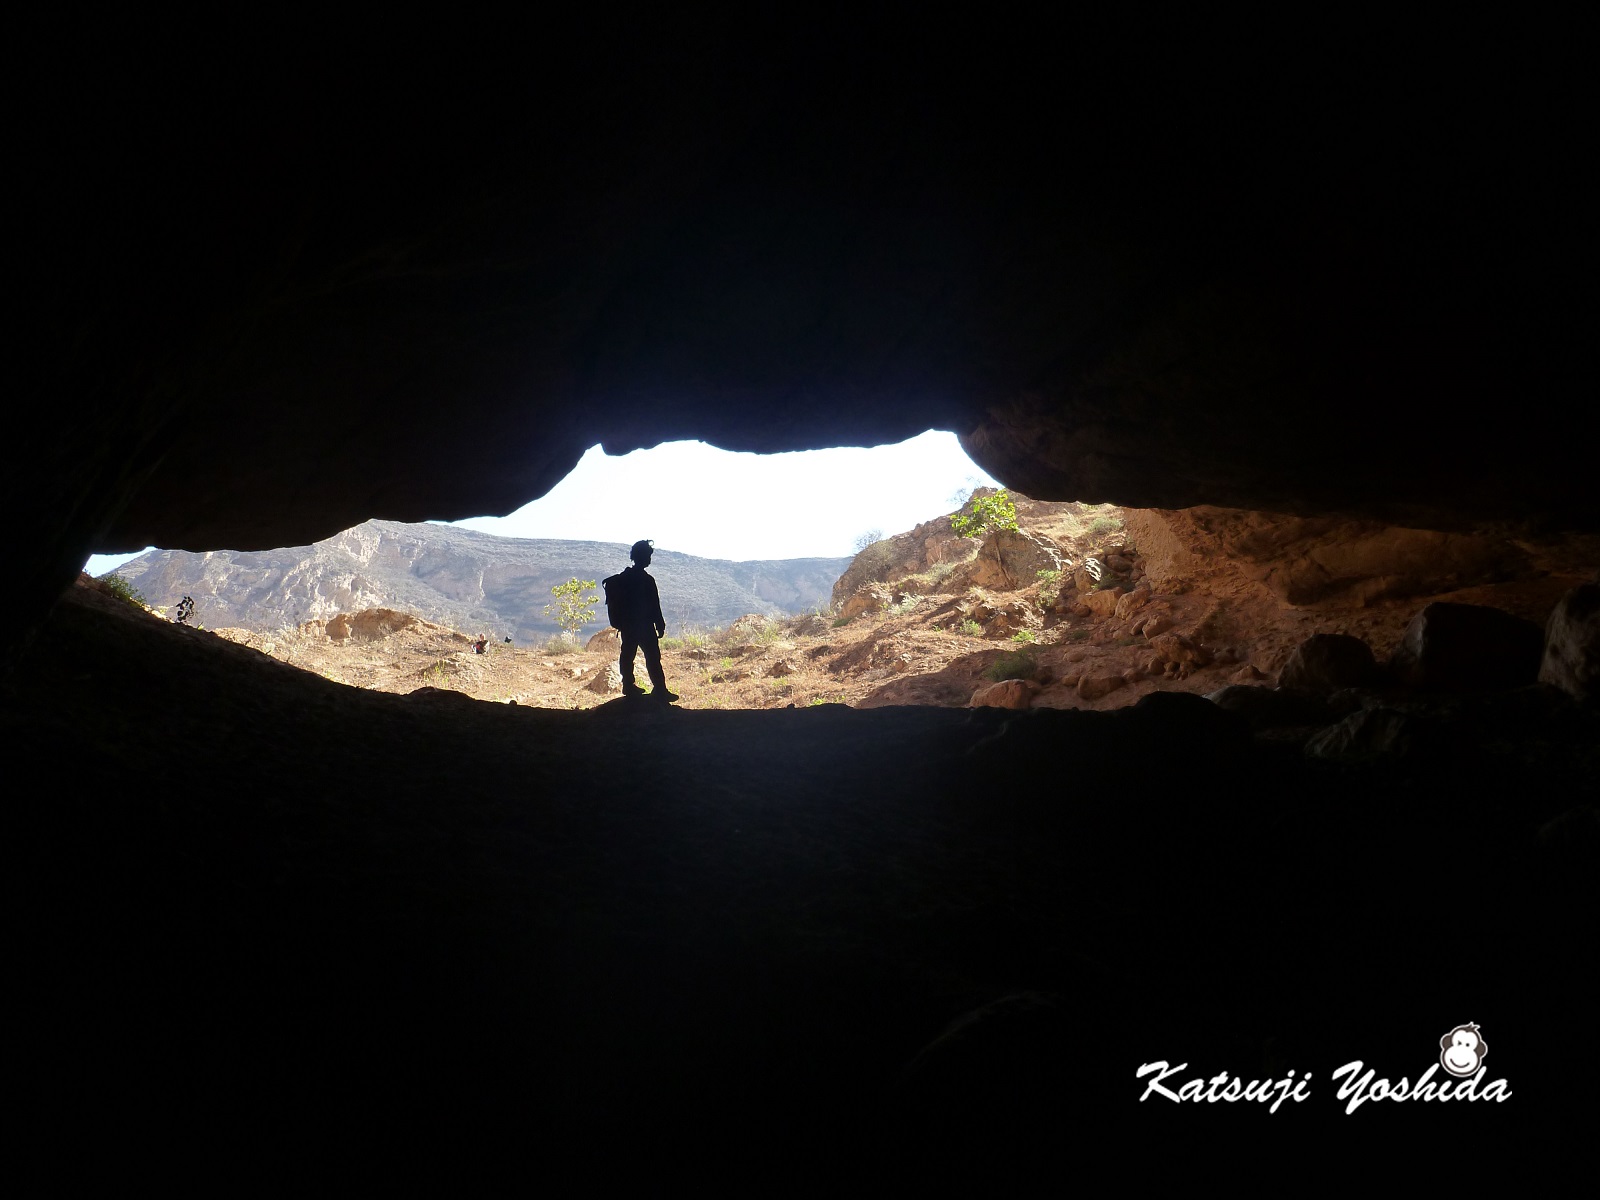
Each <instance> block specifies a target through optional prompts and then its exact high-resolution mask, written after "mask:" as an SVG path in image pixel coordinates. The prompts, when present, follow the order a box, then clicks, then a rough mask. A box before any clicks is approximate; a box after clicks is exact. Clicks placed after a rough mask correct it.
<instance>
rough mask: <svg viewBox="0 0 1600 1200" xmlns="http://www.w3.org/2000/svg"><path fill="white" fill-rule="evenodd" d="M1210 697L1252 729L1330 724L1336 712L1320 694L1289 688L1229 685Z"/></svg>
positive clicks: (1219, 706) (1218, 705) (1207, 697)
mask: <svg viewBox="0 0 1600 1200" xmlns="http://www.w3.org/2000/svg"><path fill="white" fill-rule="evenodd" d="M1206 699H1207V700H1209V701H1211V703H1213V704H1215V705H1216V706H1217V707H1218V708H1220V709H1222V710H1223V711H1224V712H1231V713H1236V714H1238V716H1239V717H1240V718H1241V719H1243V721H1244V723H1245V724H1246V725H1248V726H1249V727H1250V728H1251V729H1252V730H1258V731H1259V730H1262V729H1291V728H1294V727H1296V726H1305V725H1326V724H1329V723H1330V722H1331V721H1332V720H1333V718H1334V714H1333V712H1332V711H1331V710H1330V709H1329V707H1328V705H1327V704H1326V703H1325V702H1324V701H1323V700H1322V698H1321V697H1320V696H1317V695H1314V694H1312V693H1308V692H1299V691H1293V690H1290V689H1287V688H1270V687H1264V686H1257V687H1251V686H1249V685H1247V684H1237V683H1234V684H1229V685H1228V686H1227V687H1222V688H1218V689H1217V690H1216V691H1214V692H1211V693H1209V694H1208V695H1207V696H1206Z"/></svg>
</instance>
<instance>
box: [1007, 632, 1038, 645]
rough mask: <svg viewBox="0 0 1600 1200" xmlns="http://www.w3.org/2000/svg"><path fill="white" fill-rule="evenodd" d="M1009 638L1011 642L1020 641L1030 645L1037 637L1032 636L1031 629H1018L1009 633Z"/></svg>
mask: <svg viewBox="0 0 1600 1200" xmlns="http://www.w3.org/2000/svg"><path fill="white" fill-rule="evenodd" d="M1011 640H1012V641H1013V642H1022V643H1024V644H1027V645H1032V644H1033V643H1034V642H1035V641H1037V640H1038V639H1036V638H1035V637H1034V636H1033V630H1031V629H1019V630H1017V631H1016V632H1015V633H1013V634H1012V635H1011Z"/></svg>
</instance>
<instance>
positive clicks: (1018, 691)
mask: <svg viewBox="0 0 1600 1200" xmlns="http://www.w3.org/2000/svg"><path fill="white" fill-rule="evenodd" d="M1033 692H1034V687H1033V685H1032V684H1031V683H1029V682H1028V681H1027V680H1025V679H1006V680H1002V681H1001V682H999V683H990V684H985V685H984V686H983V687H980V688H979V689H978V690H977V691H975V692H973V693H972V699H971V700H970V701H969V702H968V705H967V707H969V708H1027V707H1029V706H1030V705H1031V704H1032V703H1033Z"/></svg>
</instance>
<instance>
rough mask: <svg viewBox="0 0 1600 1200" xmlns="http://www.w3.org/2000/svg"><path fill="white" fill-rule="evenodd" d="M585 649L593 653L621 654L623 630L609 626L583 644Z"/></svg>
mask: <svg viewBox="0 0 1600 1200" xmlns="http://www.w3.org/2000/svg"><path fill="white" fill-rule="evenodd" d="M583 648H584V650H585V651H587V652H589V653H591V654H602V653H603V654H619V655H620V654H621V653H622V630H620V629H612V628H610V627H607V628H605V629H602V630H601V631H600V632H599V633H597V634H595V635H594V636H593V637H592V638H590V639H589V640H588V641H587V642H585V643H584V644H583Z"/></svg>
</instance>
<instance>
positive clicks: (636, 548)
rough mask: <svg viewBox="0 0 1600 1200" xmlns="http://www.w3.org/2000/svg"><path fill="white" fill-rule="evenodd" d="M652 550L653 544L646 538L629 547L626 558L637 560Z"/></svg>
mask: <svg viewBox="0 0 1600 1200" xmlns="http://www.w3.org/2000/svg"><path fill="white" fill-rule="evenodd" d="M654 549H655V545H654V543H652V542H651V541H650V539H649V538H646V539H645V540H644V541H642V542H635V543H634V544H633V545H632V546H631V547H629V549H628V557H629V558H631V559H635V560H637V559H638V558H639V556H640V555H642V554H649V553H650V552H651V551H653V550H654Z"/></svg>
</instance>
